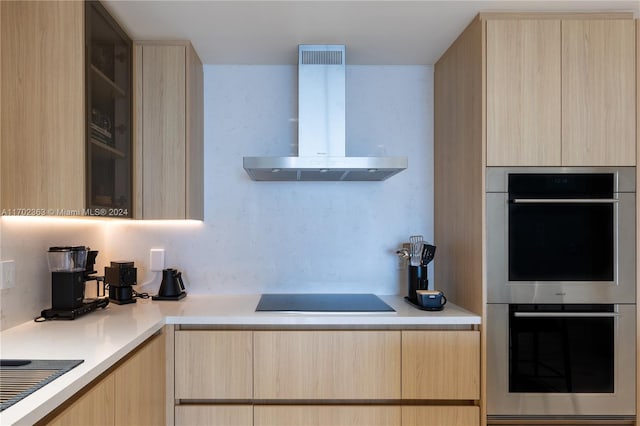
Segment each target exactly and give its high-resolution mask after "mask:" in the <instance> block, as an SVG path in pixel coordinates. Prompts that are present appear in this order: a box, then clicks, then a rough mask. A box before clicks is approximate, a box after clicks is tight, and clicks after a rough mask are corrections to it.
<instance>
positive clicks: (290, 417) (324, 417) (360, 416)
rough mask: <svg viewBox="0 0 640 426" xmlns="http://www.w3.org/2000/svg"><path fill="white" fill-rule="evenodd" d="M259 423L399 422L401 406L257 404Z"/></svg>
mask: <svg viewBox="0 0 640 426" xmlns="http://www.w3.org/2000/svg"><path fill="white" fill-rule="evenodd" d="M254 410H255V411H254V425H255V426H398V425H400V424H402V421H401V410H400V407H399V406H371V405H349V406H341V405H299V406H295V405H257V406H256V407H255V409H254Z"/></svg>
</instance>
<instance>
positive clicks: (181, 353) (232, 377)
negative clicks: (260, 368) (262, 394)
mask: <svg viewBox="0 0 640 426" xmlns="http://www.w3.org/2000/svg"><path fill="white" fill-rule="evenodd" d="M251 333H252V332H251V331H211V330H180V331H177V332H176V333H175V363H176V366H175V390H176V391H175V392H176V398H177V399H251V398H252V386H253V382H252V370H251V358H252V350H251Z"/></svg>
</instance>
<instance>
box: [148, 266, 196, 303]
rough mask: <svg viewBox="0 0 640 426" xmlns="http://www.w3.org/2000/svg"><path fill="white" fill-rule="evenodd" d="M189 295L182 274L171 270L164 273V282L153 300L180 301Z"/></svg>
mask: <svg viewBox="0 0 640 426" xmlns="http://www.w3.org/2000/svg"><path fill="white" fill-rule="evenodd" d="M186 295H187V292H186V291H185V289H184V282H183V281H182V272H180V271H178V270H177V269H173V268H169V269H164V270H163V271H162V282H161V283H160V289H159V290H158V294H157V295H156V296H152V297H151V298H152V299H153V300H180V299H182V298H183V297H185V296H186Z"/></svg>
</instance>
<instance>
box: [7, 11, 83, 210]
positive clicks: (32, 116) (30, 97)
mask: <svg viewBox="0 0 640 426" xmlns="http://www.w3.org/2000/svg"><path fill="white" fill-rule="evenodd" d="M0 8H2V14H1V15H2V17H1V21H0V38H1V39H2V49H0V56H1V61H0V62H1V63H2V72H1V73H0V93H2V96H1V97H0V104H1V107H0V111H1V113H0V114H1V115H0V122H1V123H2V132H1V141H0V161H1V163H0V182H1V186H2V187H1V188H0V197H1V198H0V207H2V209H5V210H7V209H9V210H8V212H7V211H5V213H7V214H16V215H19V214H26V213H25V212H27V210H26V209H38V210H37V211H35V210H34V213H32V214H34V215H38V214H40V213H38V212H42V213H44V214H48V215H52V214H53V215H65V214H70V213H67V212H69V211H70V210H73V211H75V212H78V213H80V214H81V212H82V209H83V208H84V207H85V180H84V177H85V147H84V126H85V125H84V118H85V107H84V100H85V98H84V88H85V87H84V86H85V85H84V63H83V58H84V55H83V52H84V47H83V40H84V33H83V32H84V3H83V2H67V1H52V2H46V1H38V2H30V1H11V2H9V1H2V2H0ZM10 209H22V210H15V211H14V210H10ZM40 209H42V210H43V211H41V210H40ZM21 211H22V212H21Z"/></svg>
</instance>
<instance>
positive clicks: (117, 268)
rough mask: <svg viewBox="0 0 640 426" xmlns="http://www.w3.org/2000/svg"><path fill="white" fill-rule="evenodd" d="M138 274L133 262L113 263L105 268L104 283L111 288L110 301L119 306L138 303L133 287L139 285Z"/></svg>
mask: <svg viewBox="0 0 640 426" xmlns="http://www.w3.org/2000/svg"><path fill="white" fill-rule="evenodd" d="M137 277H138V272H137V268H135V267H134V265H133V262H128V261H126V262H111V266H106V267H105V268H104V282H105V284H106V285H107V286H108V288H109V300H111V301H112V302H113V303H115V304H118V305H126V304H128V303H136V299H135V298H134V292H133V288H132V286H134V285H136V283H137Z"/></svg>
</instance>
